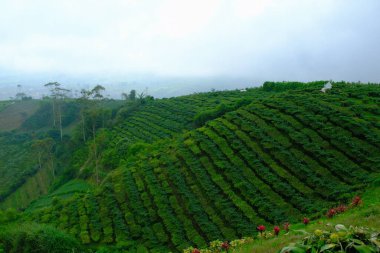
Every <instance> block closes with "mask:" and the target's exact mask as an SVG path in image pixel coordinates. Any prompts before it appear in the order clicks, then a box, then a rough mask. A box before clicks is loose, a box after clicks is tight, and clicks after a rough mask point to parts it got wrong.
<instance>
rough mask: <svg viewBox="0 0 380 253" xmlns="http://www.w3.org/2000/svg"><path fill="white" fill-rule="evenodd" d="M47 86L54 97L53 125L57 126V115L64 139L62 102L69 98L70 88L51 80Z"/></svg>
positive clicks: (52, 97)
mask: <svg viewBox="0 0 380 253" xmlns="http://www.w3.org/2000/svg"><path fill="white" fill-rule="evenodd" d="M45 87H47V88H49V90H50V97H51V99H52V107H53V127H56V126H57V119H56V118H57V117H58V122H59V131H60V136H61V140H62V139H63V129H62V104H63V101H64V100H65V99H66V98H67V94H68V93H69V92H70V90H68V89H64V88H62V87H61V84H60V83H58V82H50V83H47V84H45Z"/></svg>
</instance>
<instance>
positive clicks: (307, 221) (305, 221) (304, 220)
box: [303, 217, 310, 225]
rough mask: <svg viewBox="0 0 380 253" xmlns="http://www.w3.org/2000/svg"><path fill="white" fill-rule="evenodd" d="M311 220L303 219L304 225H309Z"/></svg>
mask: <svg viewBox="0 0 380 253" xmlns="http://www.w3.org/2000/svg"><path fill="white" fill-rule="evenodd" d="M309 222H310V220H309V219H308V218H306V217H305V218H303V224H305V225H307V224H309Z"/></svg>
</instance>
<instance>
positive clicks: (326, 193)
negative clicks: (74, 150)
mask: <svg viewBox="0 0 380 253" xmlns="http://www.w3.org/2000/svg"><path fill="white" fill-rule="evenodd" d="M277 85H283V87H284V88H285V89H286V84H277ZM283 87H282V88H281V89H283ZM265 88H266V87H265V86H264V89H265ZM267 88H268V87H267ZM320 88H321V86H320V85H310V86H307V87H306V88H305V87H303V88H302V89H295V90H294V89H290V90H289V91H288V92H277V91H276V89H273V87H272V88H271V89H270V91H268V93H269V94H271V96H270V97H266V98H263V99H257V100H254V101H253V102H252V103H250V104H249V105H246V106H242V107H240V108H238V109H236V110H232V111H230V112H228V113H226V114H224V115H223V116H222V117H219V118H216V119H214V120H212V121H209V122H208V123H206V125H205V126H203V127H200V128H198V129H196V130H192V131H189V132H186V133H184V134H181V135H177V136H175V138H171V139H163V140H159V141H156V142H153V143H152V144H143V143H138V142H135V145H132V143H130V144H129V145H128V146H127V149H126V152H125V154H124V157H123V158H124V161H123V162H122V164H121V166H120V167H119V168H118V169H117V170H115V171H113V172H111V173H110V174H109V176H108V177H107V179H106V180H105V181H104V182H103V184H102V187H101V189H99V190H96V191H91V192H89V193H86V194H78V195H75V196H73V197H72V198H71V199H69V200H66V201H59V200H56V201H54V203H53V205H51V206H49V207H47V208H41V209H37V210H34V211H31V212H30V213H29V215H30V219H33V220H35V221H38V222H41V223H50V224H53V225H55V226H57V227H59V228H61V229H63V230H65V231H67V232H69V233H71V234H73V235H75V236H77V237H79V238H80V239H81V240H82V242H83V243H85V244H89V243H115V242H123V241H128V243H129V244H130V245H133V244H144V245H145V246H146V247H148V248H153V249H156V250H157V251H159V252H162V251H167V250H172V251H178V250H181V249H183V248H186V247H188V246H190V245H196V246H198V247H203V246H204V245H205V244H206V242H208V241H212V240H215V239H228V240H230V239H234V238H238V237H242V236H244V235H252V234H253V233H254V231H255V227H256V226H257V225H258V224H274V223H279V222H283V221H291V222H294V221H297V220H299V219H300V218H301V217H302V216H303V215H305V214H308V215H309V216H311V217H313V215H318V214H320V213H321V212H324V211H325V210H326V209H327V208H329V207H330V206H334V205H335V204H336V203H337V202H339V201H340V200H345V199H347V198H349V197H351V195H352V194H354V193H355V192H356V191H359V190H362V189H364V188H365V186H366V184H367V183H368V181H369V179H370V175H371V174H372V173H375V172H379V171H380V162H379V161H380V129H379V124H378V123H379V120H380V114H379V104H380V103H379V99H380V88H379V86H377V85H373V86H368V85H348V84H334V88H333V90H331V91H329V92H328V93H327V94H324V93H321V92H320ZM137 115H138V114H136V116H135V117H138V116H137ZM126 124H129V123H126ZM169 125H170V124H169ZM135 129H138V128H137V127H136V128H135ZM153 131H154V130H152V131H149V130H147V132H149V133H150V132H153ZM121 141H122V140H121Z"/></svg>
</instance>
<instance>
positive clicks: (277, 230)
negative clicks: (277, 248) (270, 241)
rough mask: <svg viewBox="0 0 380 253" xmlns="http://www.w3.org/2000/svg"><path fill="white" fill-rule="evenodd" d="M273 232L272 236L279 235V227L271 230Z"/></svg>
mask: <svg viewBox="0 0 380 253" xmlns="http://www.w3.org/2000/svg"><path fill="white" fill-rule="evenodd" d="M273 231H274V235H275V236H278V234H279V233H280V227H279V226H275V227H274V228H273Z"/></svg>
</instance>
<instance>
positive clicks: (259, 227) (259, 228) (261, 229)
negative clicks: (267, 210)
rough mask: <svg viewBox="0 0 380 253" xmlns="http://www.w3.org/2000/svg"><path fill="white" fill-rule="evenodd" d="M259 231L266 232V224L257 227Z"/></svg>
mask: <svg viewBox="0 0 380 253" xmlns="http://www.w3.org/2000/svg"><path fill="white" fill-rule="evenodd" d="M257 231H259V232H260V233H262V232H264V231H265V226H264V225H260V226H258V227H257Z"/></svg>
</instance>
